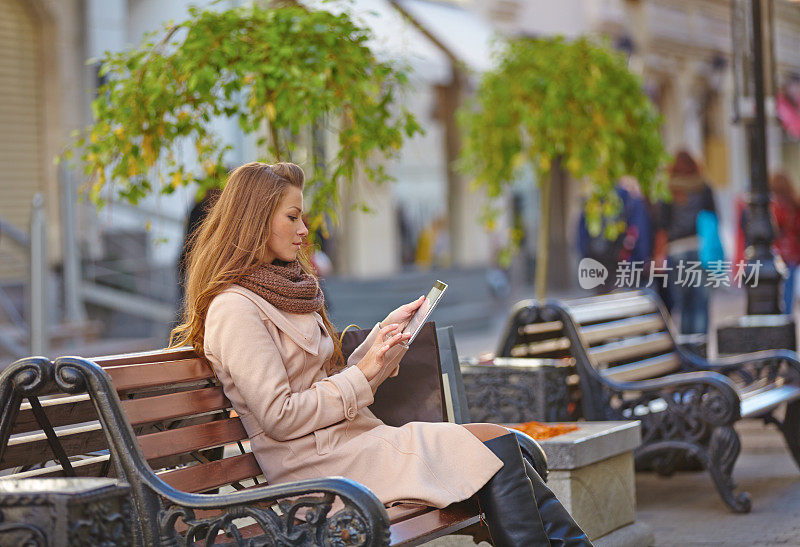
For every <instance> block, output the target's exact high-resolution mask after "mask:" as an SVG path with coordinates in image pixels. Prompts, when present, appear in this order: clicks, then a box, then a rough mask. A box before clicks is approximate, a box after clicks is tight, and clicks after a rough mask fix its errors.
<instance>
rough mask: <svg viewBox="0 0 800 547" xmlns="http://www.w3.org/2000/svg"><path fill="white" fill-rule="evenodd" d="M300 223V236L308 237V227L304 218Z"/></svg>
mask: <svg viewBox="0 0 800 547" xmlns="http://www.w3.org/2000/svg"><path fill="white" fill-rule="evenodd" d="M300 224H301V226H302V227H301V228H300V229H299V230H298V231H297V233H298V235H300V237H306V236H307V235H308V227H307V226H306V223H305V222H303V221H302V220H301V221H300Z"/></svg>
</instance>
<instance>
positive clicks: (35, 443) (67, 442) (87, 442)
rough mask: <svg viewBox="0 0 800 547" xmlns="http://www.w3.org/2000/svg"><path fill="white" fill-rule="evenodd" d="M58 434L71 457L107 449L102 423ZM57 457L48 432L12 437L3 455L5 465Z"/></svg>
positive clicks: (60, 431) (85, 425)
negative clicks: (49, 440) (47, 434)
mask: <svg viewBox="0 0 800 547" xmlns="http://www.w3.org/2000/svg"><path fill="white" fill-rule="evenodd" d="M55 433H56V436H57V437H58V440H59V441H60V442H61V446H63V447H64V452H66V454H67V456H76V455H81V454H89V453H91V452H97V451H99V450H106V449H107V448H108V446H107V444H106V436H105V434H104V433H103V430H102V427H101V426H100V423H99V422H90V423H88V424H83V425H80V426H76V427H69V428H64V429H60V430H56V432H55ZM54 457H55V456H54V455H53V452H52V450H51V449H50V444H49V443H48V441H47V437H46V436H45V434H44V433H33V434H30V435H22V436H19V437H12V438H11V439H9V441H8V446H7V448H6V452H5V454H4V455H3V460H2V464H3V467H4V468H8V467H16V466H19V465H26V464H30V463H31V462H41V461H45V460H51V459H53V458H54Z"/></svg>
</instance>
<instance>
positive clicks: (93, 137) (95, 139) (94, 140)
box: [89, 131, 100, 144]
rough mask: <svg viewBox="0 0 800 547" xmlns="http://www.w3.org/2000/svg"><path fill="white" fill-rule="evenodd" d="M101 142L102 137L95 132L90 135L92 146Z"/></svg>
mask: <svg viewBox="0 0 800 547" xmlns="http://www.w3.org/2000/svg"><path fill="white" fill-rule="evenodd" d="M99 140H100V137H99V136H98V135H97V133H96V132H94V131H92V133H91V134H90V135H89V141H90V142H91V143H92V144H97V142H98V141H99Z"/></svg>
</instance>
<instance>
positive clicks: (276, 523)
mask: <svg viewBox="0 0 800 547" xmlns="http://www.w3.org/2000/svg"><path fill="white" fill-rule="evenodd" d="M55 381H56V383H57V384H58V386H59V387H60V388H61V389H62V390H64V391H65V392H67V393H72V394H77V393H83V392H88V393H89V394H90V396H91V400H92V401H93V403H94V405H95V409H96V411H97V414H98V417H99V420H100V422H101V423H102V425H103V431H104V432H105V433H106V437H107V440H108V443H109V447H110V449H111V451H112V453H113V456H114V458H115V460H116V461H117V462H118V464H119V467H120V472H121V473H122V474H124V478H125V479H126V480H127V481H128V482H129V483H130V484H131V489H132V490H134V491H136V490H138V492H137V493H138V495H137V496H134V499H136V500H137V504H142V505H145V506H146V507H137V511H139V512H141V513H142V514H147V513H149V514H153V513H154V512H158V515H159V518H158V522H152V523H150V522H148V525H149V530H145V532H144V533H145V534H148V533H149V534H150V536H151V538H152V536H154V535H157V536H158V537H160V538H161V541H166V542H172V541H175V540H176V539H177V537H178V533H177V531H176V530H175V524H176V522H177V521H178V520H179V519H180V520H183V521H184V523H185V524H186V525H187V526H188V531H187V537H186V538H185V540H183V541H188V542H189V543H191V542H193V541H205V540H213V538H215V537H216V536H217V533H218V532H220V531H223V532H230V533H231V535H232V536H233V537H234V538H237V534H238V527H237V525H236V524H234V523H233V520H234V519H237V518H242V517H251V518H254V519H255V520H256V522H257V523H258V524H259V525H261V527H262V528H263V530H264V531H265V532H266V531H269V532H270V533H271V534H272V535H273V537H276V538H282V539H284V540H285V541H287V542H298V541H300V542H301V543H302V542H303V541H302V538H303V537H304V536H305V539H306V540H316V541H321V540H323V539H325V540H326V541H327V540H328V539H330V540H331V541H334V540H336V538H340V539H342V538H344V539H346V538H347V537H349V538H350V539H349V541H346V542H345V543H343V545H361V544H365V545H373V544H374V545H383V544H387V543H388V539H389V517H388V514H387V512H386V509H385V508H384V506H383V504H382V503H381V502H380V500H379V499H378V498H377V497H376V496H375V495H374V494H373V493H372V492H370V491H369V490H368V489H367V488H365V487H363V486H361V485H360V484H358V483H356V482H354V481H352V480H349V479H345V478H341V477H331V478H325V479H311V480H303V481H296V482H291V483H286V484H279V485H274V486H264V487H261V488H256V489H251V490H245V491H241V492H236V493H232V494H195V493H187V492H181V491H179V490H176V489H175V488H173V487H171V486H169V485H168V484H166V483H165V482H164V481H163V480H161V479H160V478H159V477H158V476H157V475H156V474H155V473H154V472H153V470H152V469H151V468H150V466H149V465H148V464H147V462H146V460H145V458H144V456H143V454H142V452H141V449H140V447H139V444H138V442H137V440H136V436H135V434H134V432H133V429H132V427H131V425H130V423H129V421H128V420H127V418H126V416H125V413H124V411H123V409H122V406H121V403H120V400H119V396H118V395H117V392H116V390H115V389H114V386H113V384H112V382H111V379H110V377H109V376H108V374H107V373H106V372H105V371H104V370H103V369H102V368H100V367H99V366H97V365H96V364H94V363H92V362H90V361H87V360H85V359H82V358H79V357H61V358H59V359H57V360H56V361H55ZM112 432H113V434H112ZM307 494H323V496H322V497H320V496H317V497H314V498H310V497H300V498H299V499H294V500H291V503H290V504H289V503H287V504H283V505H282V513H283V514H282V515H278V514H277V513H276V512H275V511H273V510H272V509H271V508H269V507H264V508H259V507H255V505H256V504H259V503H265V502H267V503H271V504H274V503H278V500H279V499H281V498H283V499H285V498H294V497H298V496H305V495H307ZM337 496H338V497H339V498H340V499H341V501H342V502H343V503H344V505H345V508H344V509H343V510H341V511H339V512H337V513H335V514H334V515H333V516H332V517H331V518H328V517H327V514H328V511H329V510H330V508H331V505H332V503H333V501H334V499H335V498H336V497H337ZM159 498H164V499H166V500H168V501H169V502H171V503H172V504H174V505H173V506H172V507H166V508H163V509H161V510H159V507H160V500H159ZM304 507H305V508H310V509H311V511H308V512H307V516H306V520H307V522H305V523H300V524H296V523H295V515H297V511H298V510H300V509H301V508H304ZM195 509H223V510H225V511H223V513H222V514H221V515H215V516H213V517H211V518H197V517H196V516H195V513H194V510H195ZM156 528H157V530H156ZM238 539H241V538H237V540H238ZM212 542H213V541H212Z"/></svg>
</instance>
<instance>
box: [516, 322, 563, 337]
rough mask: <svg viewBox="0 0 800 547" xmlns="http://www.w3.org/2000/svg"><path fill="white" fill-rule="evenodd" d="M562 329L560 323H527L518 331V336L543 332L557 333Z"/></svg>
mask: <svg viewBox="0 0 800 547" xmlns="http://www.w3.org/2000/svg"><path fill="white" fill-rule="evenodd" d="M563 328H564V323H562V322H561V321H547V322H544V323H528V324H527V325H522V326H521V327H520V328H519V329H518V333H519V334H541V333H543V332H558V331H560V330H561V329H563Z"/></svg>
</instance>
